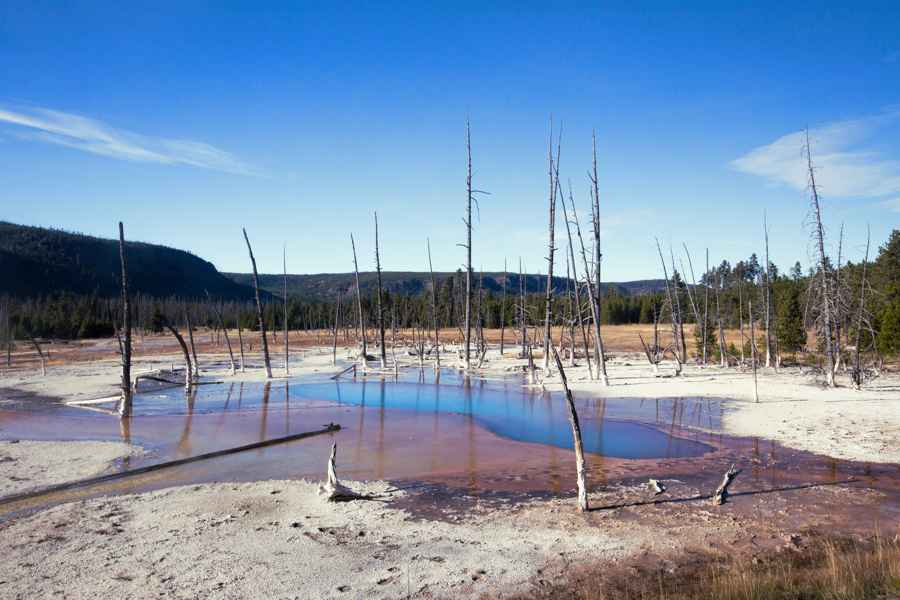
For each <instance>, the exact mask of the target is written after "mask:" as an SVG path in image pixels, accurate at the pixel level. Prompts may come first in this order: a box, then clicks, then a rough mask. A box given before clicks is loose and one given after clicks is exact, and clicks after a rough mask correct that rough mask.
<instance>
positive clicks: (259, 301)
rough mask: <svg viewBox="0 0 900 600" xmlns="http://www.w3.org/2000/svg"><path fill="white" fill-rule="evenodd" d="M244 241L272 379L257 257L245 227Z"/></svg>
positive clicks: (267, 369) (265, 357)
mask: <svg viewBox="0 0 900 600" xmlns="http://www.w3.org/2000/svg"><path fill="white" fill-rule="evenodd" d="M243 231H244V241H245V242H247V252H249V253H250V264H251V265H252V266H253V289H254V290H255V291H256V317H257V319H258V320H259V332H260V333H261V334H262V349H263V362H264V363H265V365H266V377H267V378H269V379H272V363H271V361H270V360H269V340H268V339H266V321H265V319H264V318H263V308H262V298H260V295H259V274H258V273H257V271H256V259H255V258H253V248H251V247H250V238H248V237H247V230H246V229H244V230H243Z"/></svg>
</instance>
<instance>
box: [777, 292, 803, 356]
mask: <svg viewBox="0 0 900 600" xmlns="http://www.w3.org/2000/svg"><path fill="white" fill-rule="evenodd" d="M778 292H780V293H778V295H779V296H780V298H779V299H778V302H777V314H776V325H775V337H776V339H777V340H778V348H779V350H780V351H781V352H797V351H798V350H802V349H803V347H804V346H806V330H805V329H804V328H803V306H802V305H801V303H800V286H799V285H797V284H796V283H793V282H791V283H786V284H784V285H783V286H781V288H780V289H779V290H778Z"/></svg>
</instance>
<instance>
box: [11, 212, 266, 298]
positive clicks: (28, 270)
mask: <svg viewBox="0 0 900 600" xmlns="http://www.w3.org/2000/svg"><path fill="white" fill-rule="evenodd" d="M126 234H127V232H126ZM126 248H127V257H128V278H129V284H130V287H131V291H132V292H133V293H134V294H145V295H148V296H155V297H161V298H162V297H171V296H178V297H182V298H201V297H203V296H204V295H205V294H204V290H209V293H210V294H212V295H213V296H214V297H217V298H223V299H229V300H250V299H251V298H253V290H252V288H249V287H247V286H243V285H240V284H238V283H235V282H234V281H232V280H231V279H229V278H227V277H225V276H223V275H222V274H221V273H219V272H218V271H217V270H216V268H215V267H214V266H213V265H212V263H209V262H206V261H205V260H203V259H201V258H198V257H197V256H194V255H193V254H190V253H189V252H185V251H183V250H176V249H174V248H168V247H166V246H159V245H156V244H145V243H142V242H126ZM120 273H121V268H120V266H119V242H118V240H114V239H103V238H96V237H91V236H87V235H82V234H78V233H69V232H66V231H60V230H57V229H44V228H42V227H29V226H25V225H16V224H13V223H6V222H2V221H0V295H2V294H10V295H12V296H16V297H20V298H30V297H37V296H46V295H48V294H51V293H59V292H70V293H73V294H97V295H99V296H106V297H108V296H115V295H117V294H119V293H120V288H119V286H120Z"/></svg>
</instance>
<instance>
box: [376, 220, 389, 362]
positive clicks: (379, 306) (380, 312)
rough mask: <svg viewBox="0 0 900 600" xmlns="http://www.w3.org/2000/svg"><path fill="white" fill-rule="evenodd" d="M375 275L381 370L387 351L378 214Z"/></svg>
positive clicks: (385, 360)
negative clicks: (385, 344) (385, 345)
mask: <svg viewBox="0 0 900 600" xmlns="http://www.w3.org/2000/svg"><path fill="white" fill-rule="evenodd" d="M375 274H376V278H377V282H378V295H377V296H376V303H377V309H376V310H377V312H378V315H377V316H378V319H377V321H378V340H379V342H380V344H381V368H382V369H384V368H385V366H386V365H387V354H386V352H387V350H386V349H385V347H384V306H383V305H382V297H381V295H382V288H381V254H380V252H379V250H378V213H377V212H376V213H375Z"/></svg>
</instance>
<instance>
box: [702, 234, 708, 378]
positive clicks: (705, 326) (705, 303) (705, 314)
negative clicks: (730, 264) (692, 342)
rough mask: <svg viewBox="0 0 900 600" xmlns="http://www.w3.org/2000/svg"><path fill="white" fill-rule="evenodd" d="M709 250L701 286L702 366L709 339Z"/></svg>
mask: <svg viewBox="0 0 900 600" xmlns="http://www.w3.org/2000/svg"><path fill="white" fill-rule="evenodd" d="M708 331H709V248H707V249H706V283H705V284H704V286H703V364H704V365H705V364H706V363H707V361H708V360H709V354H708V351H707V342H706V340H707V338H708V337H709V333H708Z"/></svg>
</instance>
